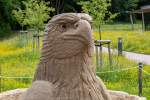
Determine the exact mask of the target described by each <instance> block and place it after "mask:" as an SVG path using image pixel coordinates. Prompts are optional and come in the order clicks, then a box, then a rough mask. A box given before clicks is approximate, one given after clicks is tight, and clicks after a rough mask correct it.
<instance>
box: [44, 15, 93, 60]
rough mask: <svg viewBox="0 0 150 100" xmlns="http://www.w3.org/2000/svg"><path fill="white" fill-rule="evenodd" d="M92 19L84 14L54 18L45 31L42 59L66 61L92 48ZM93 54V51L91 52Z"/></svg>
mask: <svg viewBox="0 0 150 100" xmlns="http://www.w3.org/2000/svg"><path fill="white" fill-rule="evenodd" d="M91 21H92V18H91V17H90V16H89V15H87V14H83V13H64V14H59V15H56V16H54V17H53V18H52V19H51V20H50V21H49V22H48V24H47V26H46V29H45V37H44V41H43V42H44V45H43V49H42V57H41V58H42V59H47V58H56V59H64V58H69V57H72V56H75V55H77V54H80V53H82V52H85V49H87V52H88V48H91V44H92V31H91V25H90V23H91ZM89 52H91V51H89Z"/></svg>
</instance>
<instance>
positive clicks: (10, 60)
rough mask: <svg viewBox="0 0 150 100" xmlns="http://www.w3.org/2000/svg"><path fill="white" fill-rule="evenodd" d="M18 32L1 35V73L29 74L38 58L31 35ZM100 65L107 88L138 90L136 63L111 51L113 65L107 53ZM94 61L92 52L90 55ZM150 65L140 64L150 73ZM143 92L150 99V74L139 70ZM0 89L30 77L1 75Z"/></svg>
mask: <svg viewBox="0 0 150 100" xmlns="http://www.w3.org/2000/svg"><path fill="white" fill-rule="evenodd" d="M27 38H28V39H26V36H24V35H21V36H18V35H15V36H14V37H11V38H8V39H4V40H1V41H0V62H1V63H0V66H1V72H2V73H1V75H3V76H9V77H33V75H34V72H35V68H36V66H37V63H38V61H39V56H40V55H39V52H33V51H32V41H31V40H32V38H31V36H29V37H27ZM103 58H104V59H103V60H104V62H103V68H102V69H100V67H98V68H97V72H100V73H97V75H98V76H100V77H101V78H102V79H103V81H104V82H105V84H106V86H107V87H108V88H109V89H113V90H120V91H126V92H129V93H131V94H136V95H137V94H138V83H137V82H138V79H137V76H138V73H137V72H138V69H137V68H135V67H137V64H136V63H135V62H132V61H130V60H128V59H125V58H124V57H121V56H119V57H118V56H115V55H113V66H112V69H110V66H109V61H108V56H107V54H104V55H103ZM93 60H94V62H95V56H94V58H93ZM128 67H130V68H132V69H129V70H126V71H121V72H118V71H116V70H122V69H124V68H128ZM149 67H150V66H146V65H145V66H144V70H145V71H147V72H148V73H150V69H149ZM110 70H111V71H115V72H113V73H101V72H107V71H110ZM143 77H144V81H143V82H144V83H143V86H144V88H143V96H146V97H147V98H148V99H150V96H149V94H150V93H149V91H150V82H149V80H150V77H149V76H148V75H147V74H146V73H143ZM1 81H2V84H1V87H2V91H6V90H11V89H15V88H27V87H29V86H30V84H31V82H32V79H30V78H22V79H21V78H15V79H13V78H11V79H10V78H3V79H1Z"/></svg>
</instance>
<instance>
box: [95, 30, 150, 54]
mask: <svg viewBox="0 0 150 100" xmlns="http://www.w3.org/2000/svg"><path fill="white" fill-rule="evenodd" d="M94 37H95V39H99V38H98V37H99V34H98V32H95V33H94ZM119 37H121V38H122V41H123V50H124V51H129V52H136V53H142V54H150V38H149V37H150V32H144V33H141V32H135V31H104V32H102V39H104V40H105V39H106V40H112V48H116V49H117V44H118V38H119Z"/></svg>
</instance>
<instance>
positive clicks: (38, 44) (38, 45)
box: [37, 35, 40, 50]
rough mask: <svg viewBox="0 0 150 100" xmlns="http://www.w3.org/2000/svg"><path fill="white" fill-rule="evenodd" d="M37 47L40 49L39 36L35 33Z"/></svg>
mask: <svg viewBox="0 0 150 100" xmlns="http://www.w3.org/2000/svg"><path fill="white" fill-rule="evenodd" d="M37 48H38V50H40V36H39V35H37Z"/></svg>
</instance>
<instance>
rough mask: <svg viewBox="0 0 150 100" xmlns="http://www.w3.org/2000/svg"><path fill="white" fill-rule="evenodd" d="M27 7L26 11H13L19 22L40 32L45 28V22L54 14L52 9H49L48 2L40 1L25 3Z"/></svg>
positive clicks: (32, 0)
mask: <svg viewBox="0 0 150 100" xmlns="http://www.w3.org/2000/svg"><path fill="white" fill-rule="evenodd" d="M23 5H24V6H25V9H24V10H21V9H20V8H18V9H17V10H15V11H13V12H14V16H15V17H16V19H17V21H18V22H19V23H20V24H22V25H28V26H29V27H31V28H34V29H36V30H37V31H39V30H40V29H43V28H44V22H45V21H47V20H48V19H49V18H50V16H49V13H50V12H53V11H54V9H53V8H52V7H48V6H47V5H48V2H44V1H38V0H28V1H23Z"/></svg>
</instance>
